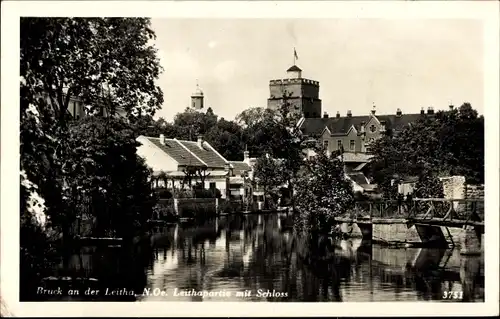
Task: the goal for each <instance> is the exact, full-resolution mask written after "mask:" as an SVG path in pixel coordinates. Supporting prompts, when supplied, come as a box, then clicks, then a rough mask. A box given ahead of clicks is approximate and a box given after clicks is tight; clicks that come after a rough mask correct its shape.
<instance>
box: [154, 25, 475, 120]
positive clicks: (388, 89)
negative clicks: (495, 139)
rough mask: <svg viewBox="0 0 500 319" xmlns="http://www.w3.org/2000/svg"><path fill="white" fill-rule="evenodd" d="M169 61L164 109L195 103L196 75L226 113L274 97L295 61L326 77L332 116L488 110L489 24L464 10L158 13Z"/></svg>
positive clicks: (307, 73)
mask: <svg viewBox="0 0 500 319" xmlns="http://www.w3.org/2000/svg"><path fill="white" fill-rule="evenodd" d="M152 27H153V29H154V31H155V32H156V36H157V38H156V40H155V42H154V43H155V46H156V48H157V49H158V56H159V57H160V63H161V65H162V67H163V68H164V71H163V73H162V74H161V76H160V78H159V80H158V85H159V86H160V87H161V88H162V90H163V93H164V100H165V101H164V103H163V106H162V109H161V110H160V111H159V112H157V114H156V117H163V118H165V119H167V120H169V121H170V120H172V119H173V117H174V116H175V114H177V113H179V112H182V111H183V110H184V109H185V108H186V107H188V106H189V105H190V96H191V93H192V92H194V90H195V89H196V83H197V82H198V83H199V86H200V88H201V89H202V90H203V92H204V94H205V108H208V107H211V108H212V109H213V110H214V112H215V114H217V115H219V116H220V117H224V118H225V119H228V120H229V119H234V118H235V116H236V115H237V114H239V113H241V112H242V111H244V110H245V109H247V108H249V107H266V105H267V99H268V98H269V80H271V79H281V78H286V70H287V69H288V68H289V67H290V66H291V65H292V64H293V50H294V48H295V49H296V51H297V55H298V58H299V59H298V60H297V62H296V64H297V65H298V66H299V67H300V68H301V69H302V70H303V72H302V77H303V78H307V79H311V80H316V81H319V82H320V98H321V99H322V106H323V107H322V109H323V112H327V113H329V114H330V116H334V115H335V113H336V112H337V111H339V112H340V113H341V114H342V115H345V114H346V112H347V110H351V111H352V114H353V115H365V114H368V113H369V112H370V111H371V109H372V107H373V105H375V108H376V110H377V114H393V113H395V112H396V110H397V108H400V109H401V110H402V112H403V113H418V112H419V111H420V109H421V108H422V107H424V108H425V109H427V107H429V106H432V107H433V108H434V109H435V110H438V109H447V108H448V105H449V104H450V103H452V104H454V105H456V106H459V105H461V104H462V103H463V102H469V103H471V104H472V106H473V107H474V108H475V109H476V110H478V111H479V113H481V114H484V111H483V82H484V79H483V77H484V74H483V72H484V71H483V29H482V23H481V21H480V20H466V19H442V20H438V19H434V20H430V19H407V20H403V19H400V20H390V19H197V18H184V19H180V18H176V19H170V18H168V19H167V18H161V19H155V18H153V19H152Z"/></svg>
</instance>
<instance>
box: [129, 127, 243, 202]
mask: <svg viewBox="0 0 500 319" xmlns="http://www.w3.org/2000/svg"><path fill="white" fill-rule="evenodd" d="M137 141H138V142H140V143H141V145H140V146H139V147H138V148H137V154H138V155H139V156H140V157H142V158H143V159H144V160H145V162H146V165H147V166H148V167H150V168H151V169H152V170H153V177H158V176H160V175H162V176H163V178H162V179H161V180H157V183H154V186H155V187H160V188H167V189H174V190H175V189H189V187H190V186H194V185H195V184H202V185H201V186H202V187H203V188H204V189H218V190H220V192H221V195H222V198H227V197H232V196H234V197H240V195H241V196H243V195H244V184H245V180H244V178H245V177H246V176H248V175H249V171H250V170H251V166H250V158H249V154H248V152H246V153H245V160H243V161H231V162H230V161H228V160H226V159H225V158H224V157H223V156H222V155H221V154H220V153H219V152H217V151H216V150H215V149H214V148H213V147H212V146H211V145H210V143H208V142H207V141H204V140H203V138H202V137H201V136H199V137H198V139H197V141H186V140H178V139H176V138H166V137H165V136H164V135H163V134H161V135H160V137H150V136H139V137H138V138H137ZM187 171H191V172H194V174H193V175H192V180H191V185H188V184H187V182H186V176H187V173H186V172H187Z"/></svg>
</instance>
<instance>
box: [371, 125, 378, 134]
mask: <svg viewBox="0 0 500 319" xmlns="http://www.w3.org/2000/svg"><path fill="white" fill-rule="evenodd" d="M376 130H377V128H376V127H375V125H373V124H372V125H370V132H372V133H373V132H375V131H376Z"/></svg>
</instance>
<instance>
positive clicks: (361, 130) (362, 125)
mask: <svg viewBox="0 0 500 319" xmlns="http://www.w3.org/2000/svg"><path fill="white" fill-rule="evenodd" d="M365 124H366V123H365V121H361V128H360V132H361V133H364V132H365Z"/></svg>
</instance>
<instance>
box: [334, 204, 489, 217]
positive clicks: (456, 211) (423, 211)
mask: <svg viewBox="0 0 500 319" xmlns="http://www.w3.org/2000/svg"><path fill="white" fill-rule="evenodd" d="M340 217H344V218H348V219H351V220H371V219H373V218H387V219H395V218H402V219H432V218H439V219H442V220H450V221H451V220H460V221H484V199H444V198H415V199H413V200H412V201H398V200H372V201H357V202H356V203H355V204H354V207H353V208H352V209H350V210H348V212H347V213H346V214H345V215H344V216H340Z"/></svg>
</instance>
